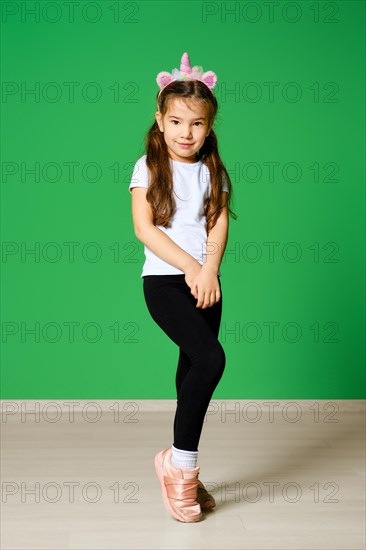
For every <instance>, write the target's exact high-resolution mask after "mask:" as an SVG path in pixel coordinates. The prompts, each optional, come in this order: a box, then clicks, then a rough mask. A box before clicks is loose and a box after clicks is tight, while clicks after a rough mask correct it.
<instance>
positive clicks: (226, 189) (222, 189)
mask: <svg viewBox="0 0 366 550" xmlns="http://www.w3.org/2000/svg"><path fill="white" fill-rule="evenodd" d="M221 191H226V193H228V192H229V187H228V184H227V178H226V176H225V174H223V178H222V188H221Z"/></svg>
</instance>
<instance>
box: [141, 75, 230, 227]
mask: <svg viewBox="0 0 366 550" xmlns="http://www.w3.org/2000/svg"><path fill="white" fill-rule="evenodd" d="M175 97H178V98H180V99H183V100H185V99H196V100H200V101H201V102H202V103H203V104H204V105H205V107H206V110H207V115H208V120H209V123H210V122H211V121H213V120H214V119H215V116H216V113H217V110H218V104H217V100H216V98H215V96H214V95H213V94H212V92H211V91H210V90H209V88H208V87H207V86H206V84H204V83H203V82H200V81H199V80H188V81H184V80H176V81H173V82H171V83H170V84H168V85H167V86H166V87H165V88H164V89H163V90H162V92H161V93H160V95H159V94H157V102H158V110H159V111H160V112H161V114H162V116H164V115H165V113H166V112H167V110H168V102H169V100H171V99H172V98H175ZM145 147H146V156H147V158H146V165H147V168H148V172H149V174H150V175H149V178H150V180H149V187H148V191H147V193H146V200H147V201H148V202H149V203H150V205H151V208H152V211H153V214H154V224H155V225H161V226H163V227H170V226H171V218H172V216H173V215H174V213H175V211H176V203H175V199H174V196H173V175H172V171H171V168H170V162H169V160H170V159H169V154H168V149H167V146H166V143H165V140H164V133H163V132H161V131H160V129H159V126H158V124H157V121H156V120H155V122H154V124H153V125H152V126H151V128H150V129H149V131H148V133H147V136H146V139H145ZM196 159H197V162H198V161H199V160H201V161H202V162H203V163H204V164H206V166H207V167H208V169H209V172H210V180H211V193H210V196H209V197H207V198H206V199H205V203H204V214H205V216H206V231H207V233H209V231H211V229H212V228H213V227H214V226H215V224H216V221H217V218H218V217H219V215H220V212H221V210H222V208H223V204H222V202H221V182H222V181H223V178H224V177H225V179H226V182H227V186H228V189H229V193H228V198H227V206H228V212H229V214H231V215H232V216H233V218H234V219H237V216H236V214H235V213H234V212H233V211H232V210H231V208H230V206H229V202H231V196H232V185H231V180H230V177H229V174H228V173H227V171H226V168H225V166H224V164H223V163H222V161H221V159H220V155H219V152H218V144H217V139H216V134H215V132H214V131H213V129H212V128H211V131H210V133H209V135H208V136H207V137H206V139H205V142H204V144H203V145H202V147H201V148H200V150H199V151H198V152H197V153H196Z"/></svg>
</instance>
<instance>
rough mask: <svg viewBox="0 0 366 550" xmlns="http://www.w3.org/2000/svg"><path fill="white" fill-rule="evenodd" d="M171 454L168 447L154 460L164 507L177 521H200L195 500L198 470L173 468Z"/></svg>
mask: <svg viewBox="0 0 366 550" xmlns="http://www.w3.org/2000/svg"><path fill="white" fill-rule="evenodd" d="M171 454H172V448H171V447H168V449H165V450H163V451H160V453H158V454H156V455H155V460H154V464H155V470H156V473H157V476H158V478H159V481H160V485H161V492H162V495H163V499H164V504H165V507H166V509H167V510H168V512H169V513H170V514H171V515H172V516H173V517H174V518H175V519H177V520H178V521H182V522H184V523H193V522H196V521H201V519H202V512H201V507H200V505H199V504H198V502H197V500H196V499H197V488H198V473H199V470H200V468H199V466H196V468H174V466H173V465H172V463H171V462H170V458H171Z"/></svg>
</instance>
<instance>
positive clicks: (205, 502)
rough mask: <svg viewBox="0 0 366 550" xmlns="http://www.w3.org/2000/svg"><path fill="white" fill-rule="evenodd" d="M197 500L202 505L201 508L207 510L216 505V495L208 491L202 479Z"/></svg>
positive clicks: (199, 482) (199, 483)
mask: <svg viewBox="0 0 366 550" xmlns="http://www.w3.org/2000/svg"><path fill="white" fill-rule="evenodd" d="M196 500H197V502H198V503H199V505H200V506H201V510H207V509H209V508H214V507H215V506H216V502H215V499H214V497H213V496H212V495H210V493H208V492H207V491H206V487H205V486H204V485H203V483H202V481H200V480H198V487H197V499H196Z"/></svg>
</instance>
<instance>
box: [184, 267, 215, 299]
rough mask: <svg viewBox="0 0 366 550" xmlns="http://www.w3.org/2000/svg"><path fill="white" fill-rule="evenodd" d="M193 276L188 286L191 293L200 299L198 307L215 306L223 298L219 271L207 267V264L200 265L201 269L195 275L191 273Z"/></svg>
mask: <svg viewBox="0 0 366 550" xmlns="http://www.w3.org/2000/svg"><path fill="white" fill-rule="evenodd" d="M191 277H192V278H191V279H189V282H190V284H189V285H188V286H189V287H190V289H191V294H193V296H194V297H195V298H196V300H198V301H197V304H196V307H199V308H202V309H205V308H206V307H211V306H213V305H214V304H216V302H218V301H219V300H220V299H221V291H220V284H219V281H218V276H217V272H216V271H215V270H212V269H210V268H209V267H207V264H204V265H203V266H201V265H200V267H199V271H198V272H196V274H195V275H191ZM186 279H187V275H186ZM187 284H188V282H187Z"/></svg>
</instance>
